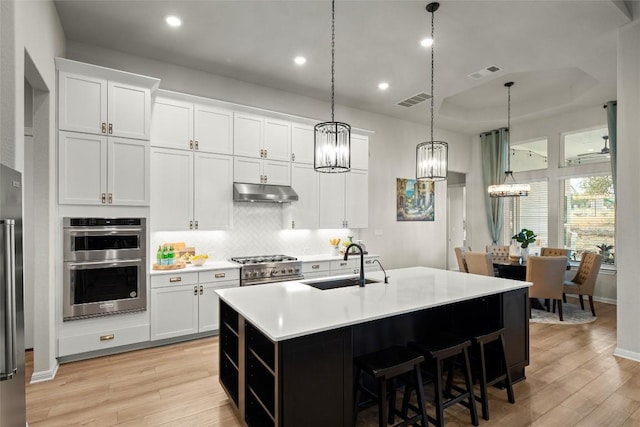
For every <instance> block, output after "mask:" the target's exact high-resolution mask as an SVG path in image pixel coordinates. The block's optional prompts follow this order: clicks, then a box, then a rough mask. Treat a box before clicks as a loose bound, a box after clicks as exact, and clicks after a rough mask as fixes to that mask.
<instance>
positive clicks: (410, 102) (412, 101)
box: [397, 92, 431, 107]
mask: <svg viewBox="0 0 640 427" xmlns="http://www.w3.org/2000/svg"><path fill="white" fill-rule="evenodd" d="M429 98H431V95H429V94H428V93H424V92H420V93H418V94H415V95H413V96H412V97H410V98H407V99H403V100H402V101H400V102H398V104H397V105H400V106H401V107H413V106H414V105H416V104H420V103H421V102H423V101H426V100H427V99H429Z"/></svg>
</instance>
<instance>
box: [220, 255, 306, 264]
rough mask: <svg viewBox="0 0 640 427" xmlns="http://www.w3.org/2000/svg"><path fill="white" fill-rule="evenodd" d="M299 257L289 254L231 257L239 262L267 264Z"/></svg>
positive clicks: (294, 259)
mask: <svg viewBox="0 0 640 427" xmlns="http://www.w3.org/2000/svg"><path fill="white" fill-rule="evenodd" d="M297 260H298V258H296V257H292V256H288V255H257V256H248V257H233V258H231V261H232V262H236V263H238V264H242V265H245V264H266V263H274V262H283V261H297Z"/></svg>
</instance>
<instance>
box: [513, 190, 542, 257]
mask: <svg viewBox="0 0 640 427" xmlns="http://www.w3.org/2000/svg"><path fill="white" fill-rule="evenodd" d="M529 185H531V191H530V192H529V195H528V196H526V197H513V198H509V199H505V204H504V209H505V216H504V218H505V219H506V221H505V224H504V229H505V231H506V232H507V233H508V236H505V241H507V242H509V241H511V236H513V235H514V234H516V233H518V232H519V231H520V230H522V229H523V228H527V229H529V230H531V231H533V232H534V233H536V235H537V236H538V237H537V238H536V243H535V244H534V246H537V247H543V246H548V245H549V233H548V228H549V227H548V224H549V202H548V196H547V187H548V185H547V181H539V182H530V183H529Z"/></svg>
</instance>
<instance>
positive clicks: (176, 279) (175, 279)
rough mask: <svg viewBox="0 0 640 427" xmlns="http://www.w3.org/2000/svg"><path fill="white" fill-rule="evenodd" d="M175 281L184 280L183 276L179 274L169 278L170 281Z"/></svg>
mask: <svg viewBox="0 0 640 427" xmlns="http://www.w3.org/2000/svg"><path fill="white" fill-rule="evenodd" d="M175 282H182V277H180V276H178V277H170V278H169V283H175Z"/></svg>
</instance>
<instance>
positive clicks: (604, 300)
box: [593, 296, 618, 305]
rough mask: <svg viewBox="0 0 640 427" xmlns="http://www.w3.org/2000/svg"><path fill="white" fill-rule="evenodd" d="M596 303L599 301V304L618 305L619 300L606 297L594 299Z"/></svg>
mask: <svg viewBox="0 0 640 427" xmlns="http://www.w3.org/2000/svg"><path fill="white" fill-rule="evenodd" d="M593 300H594V301H598V302H603V303H605V304H613V305H618V300H617V299H613V298H604V297H596V296H594V297H593Z"/></svg>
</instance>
